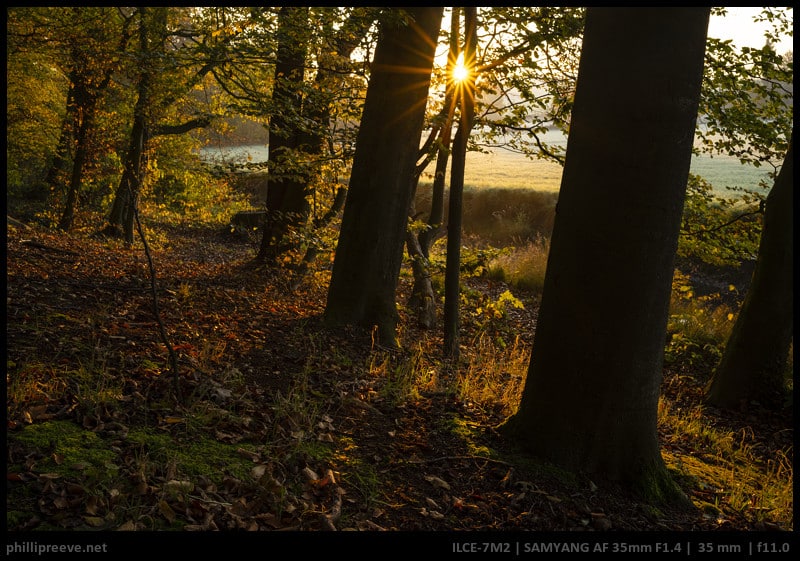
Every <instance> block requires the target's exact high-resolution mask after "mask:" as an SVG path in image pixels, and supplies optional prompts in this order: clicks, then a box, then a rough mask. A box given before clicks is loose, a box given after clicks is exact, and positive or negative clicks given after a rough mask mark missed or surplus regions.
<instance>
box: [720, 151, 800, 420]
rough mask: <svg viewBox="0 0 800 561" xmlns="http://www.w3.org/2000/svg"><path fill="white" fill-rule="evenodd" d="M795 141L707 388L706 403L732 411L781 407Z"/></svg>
mask: <svg viewBox="0 0 800 561" xmlns="http://www.w3.org/2000/svg"><path fill="white" fill-rule="evenodd" d="M793 143H794V139H793V138H792V139H791V140H790V141H789V150H788V152H787V154H786V158H785V159H784V161H783V166H782V167H781V171H780V173H779V174H778V178H777V180H776V181H775V185H774V186H773V188H772V190H771V191H770V194H769V196H768V197H767V203H766V208H765V211H764V226H763V229H762V231H761V242H760V246H759V250H758V260H757V262H756V269H755V271H754V273H753V281H752V283H751V285H750V289H749V290H748V292H747V296H746V297H745V300H744V303H743V304H742V309H741V310H740V312H739V316H738V317H737V319H736V323H735V324H734V327H733V331H732V332H731V336H730V338H729V339H728V344H727V345H726V347H725V352H724V354H723V356H722V360H721V362H720V364H719V366H718V367H717V369H716V371H715V372H714V377H713V379H712V381H711V383H710V385H709V387H708V390H707V399H708V402H709V403H711V404H712V405H716V406H717V407H723V408H732V407H739V406H741V405H743V404H746V403H747V401H749V400H754V401H759V402H761V403H762V404H764V405H768V406H771V407H780V406H782V405H784V403H785V397H786V389H785V374H786V372H785V371H786V364H787V360H788V356H789V347H790V345H791V342H792V338H793V336H794V316H793V313H794V279H793V260H794V234H793V212H794V204H793V203H794V201H793V189H794V181H793V176H794V161H793V158H794V149H793Z"/></svg>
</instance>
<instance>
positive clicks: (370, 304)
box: [325, 7, 443, 347]
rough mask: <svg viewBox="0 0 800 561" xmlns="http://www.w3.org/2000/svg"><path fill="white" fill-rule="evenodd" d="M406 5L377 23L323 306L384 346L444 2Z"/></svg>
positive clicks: (337, 320)
mask: <svg viewBox="0 0 800 561" xmlns="http://www.w3.org/2000/svg"><path fill="white" fill-rule="evenodd" d="M407 13H408V17H409V21H408V24H407V25H402V24H400V23H399V22H398V21H397V18H394V17H391V18H388V17H387V18H386V19H384V20H383V21H382V23H381V31H380V33H381V34H380V37H379V39H378V44H377V46H376V49H375V58H374V60H373V63H372V74H371V78H370V82H369V86H368V88H367V97H366V100H365V104H364V113H363V116H362V119H361V127H360V129H359V132H358V137H357V140H356V153H355V157H354V159H353V169H352V172H351V175H350V186H349V189H348V196H347V202H346V203H345V208H344V213H343V216H342V225H341V231H340V234H339V242H338V245H337V248H336V257H335V259H334V264H333V273H332V276H331V282H330V286H329V289H328V301H327V305H326V308H325V320H326V322H327V323H328V324H330V325H342V324H351V325H360V326H364V327H367V328H373V327H376V328H377V338H378V341H379V343H380V344H382V345H385V346H389V347H397V346H398V342H397V335H396V326H397V321H398V312H397V306H396V303H395V292H396V289H397V282H398V278H399V274H400V266H401V264H402V259H403V243H404V240H405V237H406V228H407V222H408V209H409V205H410V203H411V196H412V193H413V177H414V167H415V164H416V159H417V153H418V150H419V142H420V137H421V135H422V124H423V120H424V114H425V106H426V102H427V98H428V89H429V86H430V79H431V71H432V69H433V57H434V54H435V45H436V36H437V34H438V32H439V26H440V25H441V20H442V14H443V9H442V8H441V7H435V8H428V7H416V8H408V9H407ZM392 15H393V14H392V13H390V14H389V16H392Z"/></svg>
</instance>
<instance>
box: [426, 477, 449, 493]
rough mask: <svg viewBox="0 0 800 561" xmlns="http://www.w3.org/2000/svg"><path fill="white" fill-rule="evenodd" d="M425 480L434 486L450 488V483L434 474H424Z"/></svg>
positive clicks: (447, 489)
mask: <svg viewBox="0 0 800 561" xmlns="http://www.w3.org/2000/svg"><path fill="white" fill-rule="evenodd" d="M425 480H426V481H428V482H429V483H430V484H431V485H433V486H434V487H439V488H440V489H445V490H446V491H449V490H450V484H449V483H447V481H445V480H443V479H440V478H438V477H436V476H435V475H426V476H425Z"/></svg>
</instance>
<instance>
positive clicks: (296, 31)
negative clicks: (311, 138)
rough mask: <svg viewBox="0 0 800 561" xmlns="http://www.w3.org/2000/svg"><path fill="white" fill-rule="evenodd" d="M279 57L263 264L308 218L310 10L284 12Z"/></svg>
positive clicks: (285, 9)
mask: <svg viewBox="0 0 800 561" xmlns="http://www.w3.org/2000/svg"><path fill="white" fill-rule="evenodd" d="M278 22H279V23H278V36H279V42H278V53H277V61H276V63H275V80H274V87H273V89H272V114H271V116H270V124H269V158H268V167H269V175H268V177H267V220H266V224H265V226H264V232H263V235H262V238H261V249H260V250H259V254H258V259H259V260H262V261H264V260H270V259H274V258H275V257H277V256H278V254H280V253H281V251H282V250H281V245H282V243H283V239H284V237H285V236H286V234H287V233H288V232H289V230H290V229H291V228H296V227H299V226H301V225H302V222H303V220H304V219H307V218H308V214H309V211H310V208H311V207H310V205H309V203H308V201H307V200H306V195H307V185H308V178H307V177H306V174H305V173H303V170H301V169H299V166H298V164H297V163H296V159H297V158H298V156H299V154H297V151H298V149H299V148H300V143H301V133H300V130H299V127H298V125H297V122H298V120H299V119H300V117H301V114H302V110H303V95H302V88H301V87H300V84H302V83H303V73H304V72H305V65H306V50H307V48H308V39H309V37H308V31H309V29H308V28H309V25H308V24H309V22H308V8H306V7H301V6H283V7H282V8H281V9H280V12H279V13H278Z"/></svg>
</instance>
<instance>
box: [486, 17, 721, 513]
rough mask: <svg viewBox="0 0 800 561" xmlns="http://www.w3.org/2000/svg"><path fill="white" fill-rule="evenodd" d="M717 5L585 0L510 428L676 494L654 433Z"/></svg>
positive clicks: (525, 439)
mask: <svg viewBox="0 0 800 561" xmlns="http://www.w3.org/2000/svg"><path fill="white" fill-rule="evenodd" d="M708 18H709V9H708V8H702V7H701V8H638V7H637V8H591V7H590V8H588V10H587V16H586V27H585V31H584V40H583V52H582V56H581V61H580V66H579V72H578V80H577V90H576V95H575V104H574V107H573V113H572V123H571V128H570V134H569V138H568V144H567V155H566V164H565V167H564V174H563V177H562V183H561V191H560V195H559V201H558V206H557V214H556V219H555V224H554V230H553V234H552V239H551V249H550V256H549V260H548V265H547V273H546V276H545V282H544V290H543V294H542V303H541V308H540V311H539V319H538V325H537V328H536V333H535V339H534V344H533V350H532V356H531V361H530V366H529V370H528V377H527V380H526V383H525V387H524V390H523V395H522V400H521V402H520V406H519V410H518V411H517V413H516V414H515V415H513V416H512V417H511V418H510V419H509V420H508V421H507V422H506V423H505V424H504V425H502V426H501V430H502V432H504V433H505V434H507V435H509V436H510V437H512V438H514V439H516V440H518V441H519V442H520V443H521V444H522V445H523V446H524V447H525V448H526V449H527V450H528V451H529V452H530V453H532V455H534V456H537V457H539V458H541V459H543V460H546V461H549V462H552V463H555V464H557V465H560V466H562V467H565V468H567V469H569V470H573V471H579V472H588V473H592V474H595V475H596V476H599V477H604V478H608V479H612V480H617V481H621V482H624V483H626V484H628V485H629V486H631V487H633V488H636V489H638V490H640V491H642V492H644V493H645V494H646V495H647V496H649V497H650V498H652V499H666V498H668V497H669V498H678V497H681V494H680V493H679V492H678V489H677V487H676V486H674V484H673V483H672V482H671V481H670V479H669V477H668V475H667V472H666V469H665V466H664V463H663V460H662V458H661V455H660V452H659V445H658V434H657V430H656V422H657V410H658V399H659V393H660V384H661V379H662V364H663V349H664V340H665V337H666V326H667V318H668V310H669V301H670V291H671V279H672V273H673V261H674V256H675V252H676V248H677V242H678V234H679V227H680V220H681V213H682V208H683V202H684V197H685V192H686V183H687V178H688V172H689V165H690V161H691V149H692V140H693V136H694V128H695V122H696V117H697V108H698V102H699V94H700V84H701V81H702V76H703V56H704V52H705V39H706V32H707V25H708Z"/></svg>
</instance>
